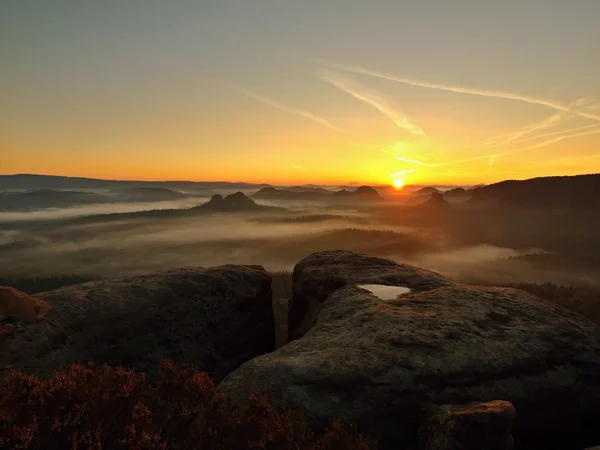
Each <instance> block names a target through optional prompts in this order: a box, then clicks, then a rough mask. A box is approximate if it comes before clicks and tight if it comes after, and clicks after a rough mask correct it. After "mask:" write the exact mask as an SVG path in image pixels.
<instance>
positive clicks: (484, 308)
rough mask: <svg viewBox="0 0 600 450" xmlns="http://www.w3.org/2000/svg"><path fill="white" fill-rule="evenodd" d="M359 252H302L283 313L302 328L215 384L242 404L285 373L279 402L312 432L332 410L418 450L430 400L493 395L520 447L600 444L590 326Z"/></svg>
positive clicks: (535, 304) (519, 298) (386, 445)
mask: <svg viewBox="0 0 600 450" xmlns="http://www.w3.org/2000/svg"><path fill="white" fill-rule="evenodd" d="M354 258H355V260H354V263H352V261H351V260H352V255H351V254H350V253H348V252H338V253H329V254H323V253H321V254H317V255H313V256H310V257H308V258H307V259H305V260H304V261H302V262H301V263H300V264H299V265H298V266H297V267H296V270H295V273H294V285H293V289H294V292H293V295H292V306H294V303H293V302H294V301H295V302H298V301H302V302H303V303H302V305H304V310H300V309H299V308H298V306H297V303H296V306H295V308H296V309H294V307H293V308H292V311H291V312H290V314H297V316H296V318H295V319H294V320H290V323H291V325H292V326H293V327H294V328H295V330H297V331H301V332H300V333H297V334H296V336H297V337H299V339H297V340H294V341H292V342H290V343H289V344H287V345H285V346H283V347H281V348H280V349H278V350H276V351H275V352H273V353H270V354H267V355H263V356H260V357H258V358H255V359H253V360H251V361H248V362H247V363H245V364H244V365H242V366H241V367H240V368H239V369H237V370H236V371H234V372H233V373H232V374H230V375H229V376H228V377H227V378H226V379H225V380H224V381H223V382H222V383H221V384H220V385H219V387H218V388H219V390H220V391H222V392H227V393H229V395H230V396H231V398H232V399H233V400H234V401H241V400H243V399H245V398H246V397H247V396H248V394H249V393H250V391H251V390H252V389H261V388H268V386H269V385H271V383H272V382H276V381H277V380H279V379H280V378H282V377H283V378H285V380H286V388H285V389H284V390H281V391H275V392H273V397H272V398H273V401H274V403H275V404H276V405H279V406H287V407H293V408H304V409H305V412H306V414H307V416H308V418H309V422H310V425H311V426H312V427H314V429H317V430H321V429H323V428H324V427H326V426H327V424H328V423H329V421H330V420H331V419H333V418H340V419H342V420H343V421H345V422H348V423H356V424H357V425H358V426H359V428H360V430H361V431H362V432H364V433H365V434H367V435H371V436H373V437H375V438H377V439H378V440H379V442H380V444H381V448H382V449H408V448H414V447H416V445H417V443H418V434H419V433H418V430H419V427H420V425H421V424H422V423H424V422H425V421H426V420H427V419H428V418H429V417H430V416H431V414H432V410H433V409H435V408H436V407H437V406H438V405H448V404H451V405H463V404H467V403H470V402H474V401H483V402H485V401H492V400H495V399H503V400H506V401H509V402H511V403H512V404H513V405H514V406H515V408H516V410H517V417H516V420H515V426H514V429H513V436H514V438H515V444H516V445H515V448H519V449H564V448H569V449H576V448H583V447H585V446H588V445H593V444H597V443H598V442H600V429H598V427H596V426H595V423H596V422H597V417H598V415H599V414H600V383H598V380H600V329H599V328H598V327H597V326H596V325H595V324H593V323H591V322H589V321H588V320H586V319H585V318H583V317H581V316H579V315H578V314H576V313H573V312H571V311H568V310H565V309H562V308H559V307H556V306H553V305H551V304H547V303H544V302H542V301H541V300H539V299H538V298H536V297H534V296H532V295H531V294H528V293H526V292H523V291H520V290H516V289H509V288H497V287H482V286H470V285H462V284H458V283H452V282H450V281H448V280H445V279H444V278H442V277H440V276H437V275H435V274H433V273H431V272H427V271H423V270H421V269H417V268H411V267H410V266H405V265H396V264H394V263H393V262H391V261H386V260H379V259H377V258H370V257H367V256H365V255H359V254H356V255H355V256H354ZM361 265H363V266H364V272H363V273H361ZM365 282H369V283H375V282H377V283H381V284H384V283H385V284H393V283H394V282H395V283H396V285H397V286H405V287H406V286H408V287H411V288H412V290H411V291H410V292H408V293H404V294H402V295H400V296H399V297H397V298H393V297H392V298H389V297H386V296H382V297H384V298H380V297H379V296H377V295H375V294H374V293H372V292H371V291H369V290H366V289H364V288H361V287H359V286H363V285H364V284H363V283H365ZM312 311H316V313H315V314H314V316H312V317H310V319H311V320H310V321H304V322H303V321H302V319H303V318H305V317H307V316H309V314H310V313H311V312H312ZM299 312H303V314H300V315H298V314H299ZM311 325H312V326H311ZM248 371H251V373H252V376H253V379H254V384H253V387H249V385H248V383H247V374H248Z"/></svg>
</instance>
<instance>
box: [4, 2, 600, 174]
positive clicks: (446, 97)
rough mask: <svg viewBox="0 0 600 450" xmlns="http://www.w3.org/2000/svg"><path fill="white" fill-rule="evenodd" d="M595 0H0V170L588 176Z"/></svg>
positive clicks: (592, 160)
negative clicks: (579, 174) (586, 174)
mask: <svg viewBox="0 0 600 450" xmlns="http://www.w3.org/2000/svg"><path fill="white" fill-rule="evenodd" d="M599 24H600V1H599V0H504V1H497V0H493V1H488V0H452V1H449V0H421V1H416V0H415V1H407V0H404V1H403V0H386V1H383V0H381V1H380V0H368V1H367V0H195V1H192V0H181V1H178V0H169V1H166V0H144V1H127V2H123V1H118V0H87V1H86V0H72V1H62V0H0V173H3V174H10V173H45V174H59V175H71V176H87V177H102V178H116V179H168V180H173V179H189V180H217V179H218V180H232V181H251V182H259V181H260V182H272V183H308V182H316V183H331V184H336V183H348V182H365V183H391V182H392V181H393V180H394V178H400V179H403V180H404V181H405V182H408V183H447V184H463V183H479V182H483V183H488V182H493V181H499V180H502V179H506V178H516V179H522V178H530V177H534V176H542V175H559V174H577V173H590V172H600V26H599Z"/></svg>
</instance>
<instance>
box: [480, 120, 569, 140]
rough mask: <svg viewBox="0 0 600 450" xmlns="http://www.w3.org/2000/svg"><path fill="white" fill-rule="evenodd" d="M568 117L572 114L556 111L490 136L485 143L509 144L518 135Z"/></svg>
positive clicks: (557, 122)
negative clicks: (504, 132) (509, 130)
mask: <svg viewBox="0 0 600 450" xmlns="http://www.w3.org/2000/svg"><path fill="white" fill-rule="evenodd" d="M568 117H572V115H567V114H566V113H564V112H558V113H556V114H553V115H551V116H550V117H547V118H546V119H544V120H541V121H539V122H535V123H532V124H531V125H528V126H526V127H523V128H521V129H519V130H517V131H514V132H512V133H508V134H505V135H503V136H497V137H495V138H492V139H490V140H488V141H487V142H486V143H485V144H486V145H492V146H494V147H499V146H501V145H505V144H509V143H510V142H513V141H515V140H517V139H519V138H520V137H523V136H526V135H528V134H530V133H533V132H534V131H538V130H544V129H546V128H552V127H554V126H556V125H558V124H559V123H561V122H563V121H564V120H565V119H566V118H568Z"/></svg>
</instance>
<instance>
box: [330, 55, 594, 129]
mask: <svg viewBox="0 0 600 450" xmlns="http://www.w3.org/2000/svg"><path fill="white" fill-rule="evenodd" d="M324 63H325V64H326V65H328V66H329V67H334V68H337V69H340V70H344V71H347V72H352V73H357V74H362V75H370V76H372V77H376V78H381V79H384V80H389V81H395V82H397V83H403V84H408V85H411V86H418V87H422V88H428V89H436V90H441V91H447V92H456V93H460V94H470V95H478V96H483V97H493V98H503V99H507V100H517V101H521V102H525V103H530V104H534V105H542V106H546V107H548V108H551V109H554V110H556V111H563V112H571V113H573V114H575V115H578V116H580V117H585V118H587V119H592V120H595V121H598V122H600V115H596V114H593V113H589V112H585V111H581V110H578V109H574V108H571V107H569V106H568V105H564V104H562V103H559V102H557V101H555V100H549V99H544V98H538V97H533V96H530V95H525V94H519V93H515V92H506V91H496V90H493V89H477V88H469V87H464V86H456V85H448V84H440V83H430V82H428V81H421V80H414V79H410V78H403V77H397V76H394V75H389V74H385V73H382V72H377V71H374V70H370V69H366V68H364V67H359V66H352V65H345V64H338V63H334V62H329V61H326V62H324Z"/></svg>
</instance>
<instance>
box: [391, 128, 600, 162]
mask: <svg viewBox="0 0 600 450" xmlns="http://www.w3.org/2000/svg"><path fill="white" fill-rule="evenodd" d="M594 127H596V129H594V130H592V131H585V132H582V133H574V134H569V135H567V136H558V137H555V138H552V139H547V140H545V141H543V142H538V143H537V144H533V145H530V146H528V147H522V148H518V149H515V150H510V151H506V152H502V153H491V154H487V155H482V156H474V157H472V158H465V159H458V160H454V161H448V162H443V163H433V164H428V163H424V162H419V164H418V165H422V166H424V167H445V166H451V165H454V164H461V163H466V162H473V161H482V160H487V161H488V164H489V165H490V166H492V165H493V163H494V162H496V160H497V159H498V158H500V157H502V156H510V155H515V154H517V153H521V152H525V151H527V150H533V149H536V148H541V147H545V146H547V145H551V144H556V143H557V142H560V141H563V140H565V139H572V138H576V137H580V136H587V135H592V134H598V133H600V124H598V125H594ZM576 130H579V128H574V129H572V130H565V131H564V132H563V133H567V132H573V131H576ZM538 137H539V136H538ZM396 159H397V160H399V161H404V160H405V158H401V157H399V156H397V157H396ZM405 162H408V161H405Z"/></svg>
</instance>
